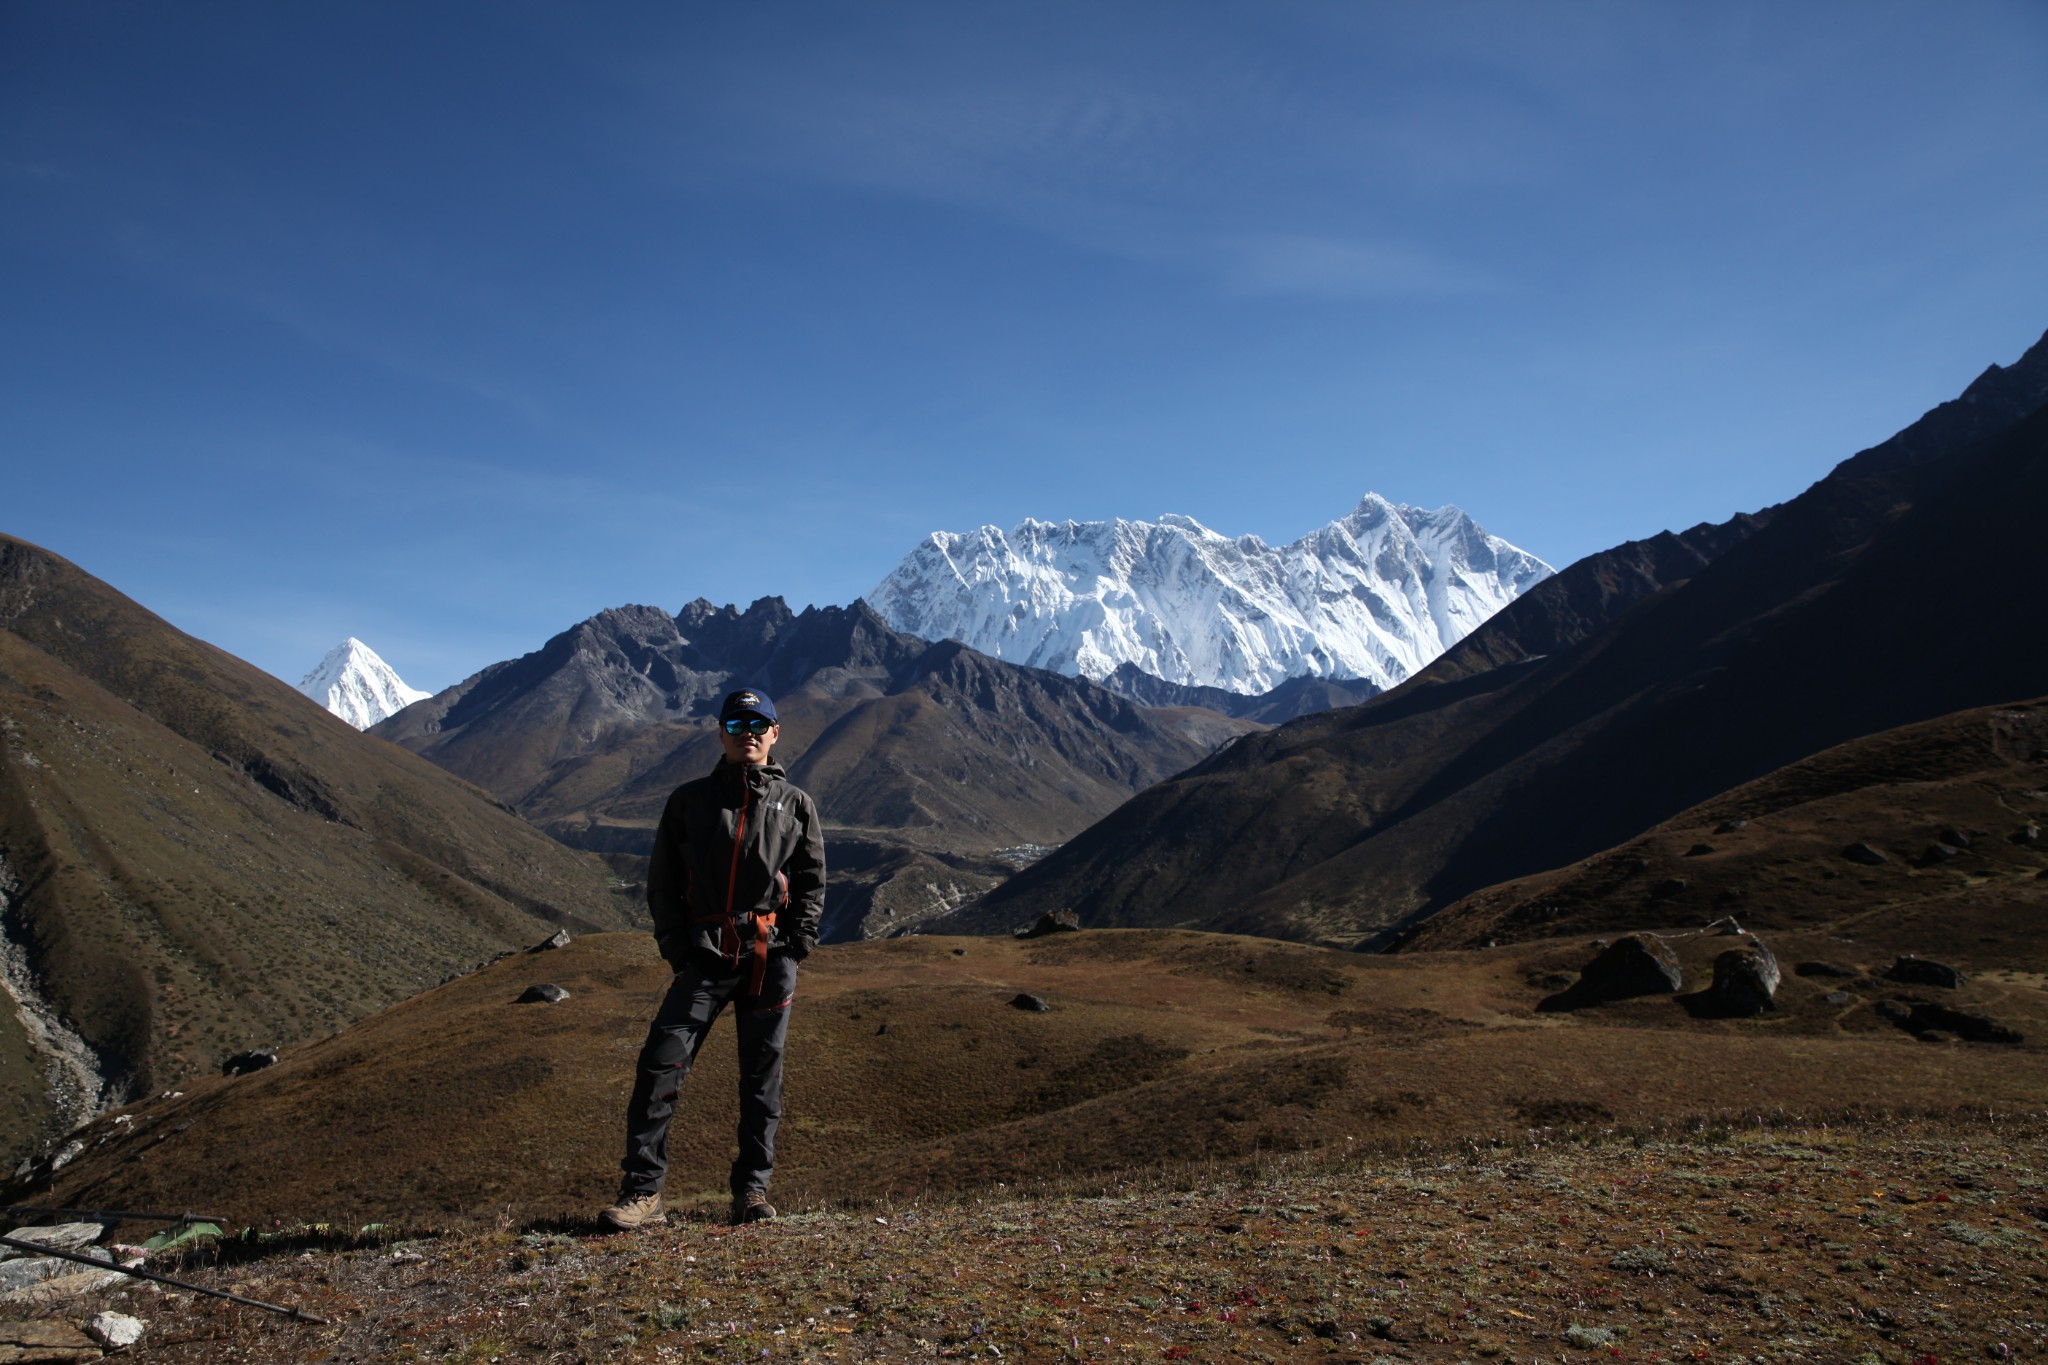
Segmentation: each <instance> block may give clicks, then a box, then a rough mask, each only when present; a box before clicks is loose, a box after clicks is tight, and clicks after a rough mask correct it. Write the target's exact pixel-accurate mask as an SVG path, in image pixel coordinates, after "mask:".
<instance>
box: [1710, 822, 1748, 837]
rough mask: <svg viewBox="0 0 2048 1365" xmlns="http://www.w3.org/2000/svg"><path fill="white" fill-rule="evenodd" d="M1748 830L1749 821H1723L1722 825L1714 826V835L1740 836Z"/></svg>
mask: <svg viewBox="0 0 2048 1365" xmlns="http://www.w3.org/2000/svg"><path fill="white" fill-rule="evenodd" d="M1748 828H1749V821H1747V820H1723V821H1722V822H1721V823H1720V824H1718V825H1716V826H1714V833H1716V834H1740V833H1742V831H1744V830H1746V829H1748Z"/></svg>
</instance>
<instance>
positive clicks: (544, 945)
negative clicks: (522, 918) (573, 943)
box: [526, 929, 570, 953]
mask: <svg viewBox="0 0 2048 1365" xmlns="http://www.w3.org/2000/svg"><path fill="white" fill-rule="evenodd" d="M569 943H570V939H569V931H568V930H567V929H557V930H555V932H554V933H553V934H551V935H549V936H548V937H547V938H544V939H542V940H541V941H540V942H539V943H536V944H534V945H533V946H532V947H531V948H528V949H527V950H526V951H528V952H529V953H545V952H551V951H553V950H554V949H556V948H566V947H568V946H569Z"/></svg>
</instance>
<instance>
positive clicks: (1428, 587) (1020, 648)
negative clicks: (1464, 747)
mask: <svg viewBox="0 0 2048 1365" xmlns="http://www.w3.org/2000/svg"><path fill="white" fill-rule="evenodd" d="M1550 574H1551V568H1550V566H1549V565H1547V564H1545V563H1544V562H1543V561H1542V560H1540V559H1537V558H1536V557H1535V556H1534V555H1531V554H1529V553H1527V552H1526V551H1523V550H1519V549H1517V548H1515V547H1514V546H1512V545H1510V544H1508V543H1507V542H1506V541H1504V540H1502V539H1500V538H1499V537H1498V536H1494V535H1489V534H1488V533H1487V532H1486V531H1485V529H1484V528H1482V527H1481V526H1480V525H1479V524H1478V523H1477V522H1475V521H1473V520H1472V518H1471V517H1469V516H1467V515H1466V514H1465V513H1464V512H1463V511H1461V510H1459V509H1458V508H1456V507H1450V506H1446V507H1439V508H1437V509H1435V510H1434V511H1430V510H1427V509H1424V508H1419V507H1410V506H1407V505H1405V504H1400V505H1397V504H1394V503H1390V502H1388V501H1387V500H1386V499H1385V498H1382V497H1380V496H1379V495H1378V494H1376V493H1367V494H1366V495H1365V497H1364V498H1363V499H1362V500H1361V501H1360V502H1359V504H1358V506H1357V507H1356V508H1354V509H1353V510H1352V511H1351V512H1350V513H1349V514H1347V515H1346V516H1344V517H1341V518H1339V519H1338V520H1336V521H1333V522H1331V523H1330V524H1329V525H1327V526H1325V527H1322V528H1321V529H1319V530H1316V531H1312V532H1310V533H1309V534H1308V535H1306V536H1303V537H1302V538H1301V539H1300V540H1297V541H1295V542H1294V543H1292V544H1290V545H1284V546H1281V547H1279V548H1277V549H1275V548H1273V547H1271V546H1269V545H1267V544H1266V543H1265V542H1264V541H1263V540H1261V539H1260V538H1259V537H1257V536H1253V535H1246V536H1239V537H1237V538H1234V539H1233V538H1230V537H1227V536H1223V535H1220V534H1218V533H1217V532H1215V531H1212V530H1210V529H1209V528H1208V527H1206V526H1204V525H1202V524H1201V523H1200V522H1198V521H1196V520H1195V519H1194V518H1193V517H1188V516H1182V515H1179V514H1174V513H1169V514H1167V515H1165V516H1162V517H1161V518H1160V519H1159V520H1158V521H1156V522H1146V521H1123V520H1121V519H1119V520H1115V521H1098V522H1076V521H1067V522H1049V521H1037V520H1032V519H1026V520H1025V521H1022V522H1020V523H1019V524H1018V525H1017V526H1016V528H1015V529H1013V530H1012V531H1010V532H1009V533H1008V534H1007V535H1005V534H1004V532H1002V531H1001V530H1000V529H998V528H996V527H994V526H983V527H980V528H979V529H977V530H974V531H969V532H964V533H962V532H952V531H935V532H933V533H932V534H931V535H930V536H928V537H926V539H925V540H924V542H923V543H922V544H920V545H919V546H918V547H917V548H916V549H914V550H912V551H911V552H910V554H909V555H908V556H907V557H906V558H905V559H904V560H903V562H902V563H901V564H899V565H898V566H897V567H896V569H895V571H894V572H892V573H891V574H890V575H889V576H888V577H887V578H885V579H883V580H882V582H881V583H880V584H879V585H877V586H876V588H875V590H874V591H873V592H871V593H870V594H868V601H869V603H870V604H871V605H872V606H873V607H874V608H875V609H876V610H877V611H878V612H880V613H881V614H882V616H883V617H884V618H885V619H886V620H887V621H888V622H889V624H890V625H892V626H894V627H895V628H896V629H898V630H902V631H907V632H909V633H910V634H913V635H920V636H923V637H924V638H926V639H943V638H951V639H956V640H961V641H963V642H965V643H966V644H969V645H971V646H973V647H974V648H976V649H978V650H981V651H982V652H983V653H985V654H991V655H994V656H995V657H997V658H1001V659H1006V660H1008V661H1010V662H1012V663H1021V664H1028V665H1030V666H1033V667H1037V668H1047V669H1052V670H1054V671H1055V672H1060V673H1066V674H1070V675H1071V674H1082V675H1085V676H1087V677H1089V678H1093V679H1096V680H1098V681H1100V680H1101V679H1103V678H1106V677H1108V676H1109V675H1110V674H1111V673H1113V672H1115V671H1116V669H1117V667H1118V666H1119V665H1121V664H1124V663H1130V664H1134V665H1136V666H1137V667H1138V668H1140V669H1143V670H1144V671H1145V672H1147V673H1150V674H1152V675H1153V676H1155V677H1159V678H1164V679H1166V680H1167V681H1168V682H1175V683H1186V684H1192V685H1198V686H1209V687H1222V688H1227V689H1229V690H1230V691H1233V692H1240V693H1259V692H1265V691H1268V690H1270V689H1272V688H1274V687H1276V686H1278V685H1279V684H1280V683H1282V682H1285V681H1286V680H1287V679H1289V678H1295V677H1302V676H1315V677H1328V678H1362V679H1365V680H1367V681H1370V682H1372V683H1374V684H1376V685H1378V686H1380V687H1392V686H1393V685H1394V684H1395V683H1398V682H1400V681H1401V680H1402V679H1403V678H1405V677H1407V676H1408V675H1409V674H1411V673H1413V672H1415V671H1416V670H1417V669H1419V668H1421V667H1423V666H1424V665H1425V664H1427V663H1428V662H1429V661H1430V660H1432V659H1434V658H1435V657H1436V656H1437V655H1439V654H1441V653H1442V652H1443V651H1444V650H1446V649H1448V648H1449V647H1450V646H1451V645H1453V644H1455V643H1457V642H1458V641H1459V640H1461V639H1463V638H1464V637H1465V636H1466V635H1468V634H1470V633H1471V632H1472V630H1473V629H1474V628H1475V627H1477V626H1478V625H1479V623H1480V622H1482V621H1484V620H1485V619H1486V618H1487V617H1489V616H1491V615H1492V614H1493V613H1494V612H1496V611H1498V610H1500V609H1501V608H1502V607H1504V606H1506V605H1507V604H1508V603H1509V602H1511V601H1513V600H1514V599H1515V598H1516V597H1518V596H1520V595H1521V594H1522V593H1523V592H1525V591H1527V590H1528V589H1529V588H1530V587H1532V586H1533V585H1535V584H1536V583H1539V582H1541V581H1542V580H1543V579H1545V578H1548V577H1549V576H1550Z"/></svg>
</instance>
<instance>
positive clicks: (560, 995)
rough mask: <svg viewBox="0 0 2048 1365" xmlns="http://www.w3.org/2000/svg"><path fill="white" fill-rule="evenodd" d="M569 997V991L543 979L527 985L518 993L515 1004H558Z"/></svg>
mask: <svg viewBox="0 0 2048 1365" xmlns="http://www.w3.org/2000/svg"><path fill="white" fill-rule="evenodd" d="M568 998H569V992H568V991H567V990H566V989H565V988H563V987H561V986H557V985H556V984H555V983H554V982H552V981H543V982H542V983H541V984H540V985H538V986H528V987H527V988H526V989H525V990H524V991H522V992H521V993H520V996H519V998H518V999H517V1000H515V1001H513V1002H512V1003H513V1004H515V1005H559V1004H561V1003H562V1002H563V1001H564V1000H567V999H568Z"/></svg>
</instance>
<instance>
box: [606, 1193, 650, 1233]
mask: <svg viewBox="0 0 2048 1365" xmlns="http://www.w3.org/2000/svg"><path fill="white" fill-rule="evenodd" d="M597 1221H598V1222H599V1223H600V1224H602V1225H603V1226H605V1227H608V1228H611V1229H612V1230H613V1231H615V1232H631V1231H633V1230H634V1229H635V1228H647V1227H653V1226H654V1225H655V1224H657V1223H666V1222H667V1221H668V1214H667V1213H665V1212H664V1211H663V1210H662V1205H661V1191H660V1190H648V1191H647V1192H646V1193H644V1194H635V1193H633V1191H631V1190H620V1191H619V1202H618V1203H616V1204H614V1205H612V1206H611V1207H610V1208H608V1209H601V1210H599V1212H598V1215H597Z"/></svg>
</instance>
